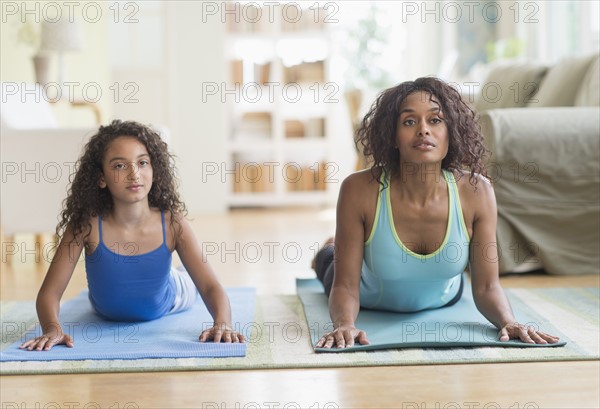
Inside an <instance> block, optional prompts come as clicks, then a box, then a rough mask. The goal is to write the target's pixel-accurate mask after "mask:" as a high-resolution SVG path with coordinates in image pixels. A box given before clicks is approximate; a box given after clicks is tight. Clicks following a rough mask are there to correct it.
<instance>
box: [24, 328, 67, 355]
mask: <svg viewBox="0 0 600 409" xmlns="http://www.w3.org/2000/svg"><path fill="white" fill-rule="evenodd" d="M54 345H66V346H68V347H69V348H73V346H74V344H73V338H71V336H70V335H67V334H65V333H64V332H62V331H60V332H55V331H52V332H48V333H46V334H44V335H42V336H41V337H37V338H35V339H32V340H30V341H27V342H23V344H21V346H20V347H19V348H21V349H27V350H28V351H33V350H36V351H49V350H51V349H52V347H53V346H54Z"/></svg>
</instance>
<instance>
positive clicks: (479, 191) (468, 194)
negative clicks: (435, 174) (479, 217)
mask: <svg viewBox="0 0 600 409" xmlns="http://www.w3.org/2000/svg"><path fill="white" fill-rule="evenodd" d="M453 174H454V178H455V180H456V185H457V188H458V194H459V195H460V200H461V202H462V204H463V207H465V206H467V207H468V208H470V209H471V210H472V211H474V212H477V211H478V210H481V209H482V208H483V209H489V208H490V205H491V204H492V203H495V202H496V198H495V195H494V188H493V186H492V183H491V182H490V180H489V179H488V178H487V177H485V176H484V175H482V174H479V173H471V172H470V171H466V170H465V171H463V173H462V174H460V173H458V172H456V171H454V172H453Z"/></svg>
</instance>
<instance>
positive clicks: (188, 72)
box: [165, 1, 227, 215]
mask: <svg viewBox="0 0 600 409" xmlns="http://www.w3.org/2000/svg"><path fill="white" fill-rule="evenodd" d="M165 7H166V18H167V24H166V28H167V30H166V35H167V41H166V44H167V72H168V84H169V87H168V88H169V94H168V108H169V115H168V117H169V122H168V126H169V128H170V129H171V135H172V141H173V148H174V151H175V153H176V155H177V157H178V168H179V171H180V173H181V186H182V190H181V192H182V194H183V198H184V200H185V202H186V204H187V206H188V208H189V212H190V215H194V214H200V213H203V214H206V213H221V212H225V211H226V210H227V204H226V199H227V198H226V195H227V185H226V184H225V183H224V182H222V181H221V178H220V177H215V176H211V177H206V178H205V177H204V173H203V170H204V168H205V166H208V165H210V164H213V163H214V164H217V165H218V166H220V165H221V164H223V163H225V162H226V158H227V154H226V138H227V135H226V126H225V104H223V103H215V102H214V99H210V100H208V102H207V103H203V102H202V86H203V83H205V82H215V83H217V84H221V83H223V82H224V81H225V69H224V67H225V63H224V51H223V43H224V35H225V31H224V30H225V26H224V24H221V23H220V21H219V20H217V19H212V20H211V19H208V20H207V22H206V23H202V17H201V15H202V4H201V2H191V1H169V2H165ZM203 179H204V180H203Z"/></svg>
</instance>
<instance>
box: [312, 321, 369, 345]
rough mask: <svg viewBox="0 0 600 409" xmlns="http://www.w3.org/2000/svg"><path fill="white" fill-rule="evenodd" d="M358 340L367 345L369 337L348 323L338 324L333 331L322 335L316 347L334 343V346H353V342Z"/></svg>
mask: <svg viewBox="0 0 600 409" xmlns="http://www.w3.org/2000/svg"><path fill="white" fill-rule="evenodd" d="M355 341H358V343H359V344H361V345H368V344H369V339H368V338H367V333H366V332H365V331H362V330H359V329H358V328H356V327H354V326H350V325H344V326H339V327H337V328H336V329H334V330H333V331H331V332H329V333H327V334H325V335H323V337H321V339H320V340H319V342H317V345H316V347H317V348H331V347H333V346H334V345H335V347H336V348H346V347H353V346H354V342H355Z"/></svg>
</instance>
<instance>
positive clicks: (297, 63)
mask: <svg viewBox="0 0 600 409" xmlns="http://www.w3.org/2000/svg"><path fill="white" fill-rule="evenodd" d="M234 4H235V5H234ZM234 4H231V5H230V7H251V6H249V5H243V4H242V3H234ZM248 4H251V3H248ZM252 4H253V3H252ZM252 7H254V6H252ZM263 11H265V10H263ZM304 11H306V13H304ZM310 12H313V13H314V11H313V10H310ZM308 13H309V11H308V9H304V10H303V15H304V14H306V16H305V17H303V18H304V20H303V21H302V22H301V23H299V24H295V25H290V24H289V23H288V22H285V21H283V20H282V18H281V13H280V12H275V13H274V17H275V21H273V22H272V23H271V24H267V25H265V24H264V21H262V22H261V23H260V24H255V25H253V24H248V23H247V22H245V23H243V24H241V25H239V26H235V27H230V30H232V31H230V32H229V33H228V35H227V40H226V42H225V45H226V47H227V49H226V50H225V55H226V56H227V58H228V61H227V63H226V70H228V72H227V78H228V84H227V89H228V90H230V89H233V88H234V87H238V90H239V91H240V92H239V94H238V95H239V100H237V101H236V100H235V98H228V99H227V103H228V105H229V109H228V111H229V113H230V127H231V136H230V140H229V143H228V144H227V150H228V153H229V168H232V169H233V168H234V167H235V168H236V171H235V173H234V176H235V177H232V178H231V179H229V181H228V183H229V184H230V185H229V186H230V194H229V196H228V203H229V205H230V206H232V207H239V206H265V207H271V206H294V205H314V204H317V205H331V204H333V203H335V200H336V197H335V196H336V194H335V193H334V190H335V189H331V188H329V186H330V185H331V183H329V184H328V183H326V176H327V171H328V170H330V169H329V168H328V166H329V165H330V164H331V163H332V162H333V160H332V159H331V156H330V155H331V153H332V152H333V151H334V149H333V147H332V146H331V145H332V138H331V135H329V134H328V131H329V129H330V125H331V122H330V121H329V119H328V117H329V115H330V112H331V108H332V107H333V105H334V104H335V103H336V102H338V99H339V98H341V97H339V96H338V95H337V94H338V88H336V84H331V83H329V82H328V81H329V80H328V79H329V75H328V70H329V68H330V64H329V56H330V53H331V49H332V48H331V36H330V35H329V32H328V31H327V30H326V28H328V27H324V26H323V25H322V24H321V25H315V24H312V23H311V22H310V21H307V20H306V19H307V18H308ZM323 13H324V12H323V10H321V15H322V16H323V15H325V14H323ZM278 16H279V17H278ZM288 29H290V30H289V31H288ZM265 83H268V84H269V85H265ZM234 84H235V85H234ZM258 94H260V95H258ZM332 95H333V96H334V97H335V96H338V98H337V99H336V98H333V99H332V98H331V96H332ZM328 102H331V103H328ZM263 136H264V137H263ZM266 174H269V177H268V178H266V177H265V175H266ZM256 175H262V178H261V177H258V176H256Z"/></svg>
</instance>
